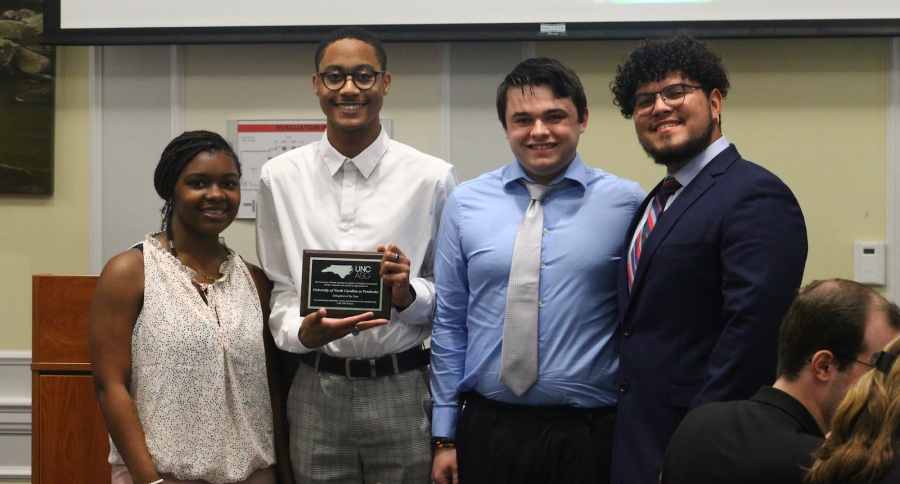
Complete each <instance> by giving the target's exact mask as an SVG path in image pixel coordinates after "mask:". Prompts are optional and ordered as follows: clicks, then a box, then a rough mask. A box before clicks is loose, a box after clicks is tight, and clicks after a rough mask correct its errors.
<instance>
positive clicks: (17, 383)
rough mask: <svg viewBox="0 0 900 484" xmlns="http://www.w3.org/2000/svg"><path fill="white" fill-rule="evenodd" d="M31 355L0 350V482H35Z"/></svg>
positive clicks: (24, 352)
mask: <svg viewBox="0 0 900 484" xmlns="http://www.w3.org/2000/svg"><path fill="white" fill-rule="evenodd" d="M30 464H31V351H16V350H0V481H30V480H31V467H30Z"/></svg>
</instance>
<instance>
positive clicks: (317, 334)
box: [257, 27, 456, 483]
mask: <svg viewBox="0 0 900 484" xmlns="http://www.w3.org/2000/svg"><path fill="white" fill-rule="evenodd" d="M315 64H316V73H315V74H313V76H312V85H313V89H314V90H315V93H316V95H317V96H318V97H319V104H320V105H321V108H322V111H323V112H324V114H325V117H326V118H327V128H326V132H325V135H324V136H323V137H322V140H321V141H319V142H317V143H312V144H309V145H307V146H304V147H302V148H298V149H296V150H293V151H290V152H288V153H286V154H283V155H281V156H278V157H276V158H274V159H272V160H270V161H269V162H268V163H266V164H265V166H264V167H263V169H262V172H261V178H260V189H259V211H258V214H257V250H258V252H259V260H260V263H261V264H262V266H263V268H264V269H265V271H266V273H267V274H268V276H269V278H271V279H272V281H273V282H274V288H273V291H272V301H271V307H272V315H271V317H270V319H269V326H270V328H271V330H272V333H273V335H274V336H275V341H276V343H277V344H278V346H279V347H280V348H282V349H284V350H287V351H291V352H294V353H299V354H300V361H301V364H300V365H299V368H298V370H297V374H296V376H295V378H294V381H293V385H292V388H291V392H290V396H289V399H288V405H287V416H288V420H289V423H290V436H291V439H290V441H291V449H290V452H291V458H292V462H293V465H294V472H295V475H296V477H297V480H298V481H299V482H326V481H327V482H341V483H362V482H382V483H406V482H409V483H421V482H427V480H428V478H429V472H430V469H431V448H430V442H429V437H430V432H429V413H430V409H431V397H430V395H429V389H428V363H429V359H428V350H425V349H423V347H422V343H423V341H424V340H425V339H426V338H427V337H428V336H429V335H430V334H431V324H432V315H433V312H434V299H435V295H434V283H433V276H432V274H433V264H434V252H433V251H434V245H435V238H436V236H437V231H438V225H439V221H440V214H441V211H442V209H443V207H444V202H445V201H446V199H447V196H448V194H449V193H450V191H451V190H452V189H453V188H454V187H455V186H456V175H455V173H454V171H453V167H452V166H451V165H449V164H447V163H445V162H444V161H442V160H439V159H437V158H434V157H432V156H428V155H426V154H423V153H421V152H419V151H417V150H415V149H413V148H411V147H409V146H406V145H403V144H401V143H398V142H396V141H393V140H391V139H390V138H388V136H387V134H386V133H385V131H384V130H383V129H382V127H381V122H380V120H379V111H380V110H381V106H382V102H383V98H384V96H385V95H387V93H388V89H389V88H390V86H391V75H390V74H389V73H388V72H386V67H387V66H386V64H387V57H386V55H385V52H384V49H383V47H382V45H381V43H380V42H379V41H378V40H377V39H376V38H375V37H374V36H373V35H372V34H371V33H369V32H367V31H365V30H363V29H359V28H352V27H351V28H343V29H340V30H338V31H336V32H333V33H332V34H329V35H328V36H327V37H326V38H325V39H324V40H322V42H321V43H320V44H319V48H318V50H317V51H316V59H315ZM304 250H330V251H376V250H377V251H378V252H382V258H381V268H380V275H381V277H382V278H383V280H384V281H385V284H386V285H387V286H389V287H390V290H391V303H392V304H391V305H392V308H391V310H390V313H389V318H384V319H373V314H372V313H371V312H365V313H363V314H358V315H354V316H349V317H344V318H335V317H329V313H328V310H327V309H318V310H316V311H315V312H312V313H309V314H306V313H305V312H302V310H301V281H302V280H303V278H304V273H303V272H304V271H303V251H304ZM337 257H340V255H339V254H338V255H337ZM352 257H353V256H352V255H348V259H352ZM335 265H336V266H339V265H346V264H342V263H341V262H340V259H338V260H336V261H335ZM332 271H333V272H336V273H338V274H343V275H346V277H348V278H349V277H352V274H349V273H347V274H344V273H345V272H346V270H345V269H342V268H340V267H335V268H333V269H332ZM333 275H334V274H333V273H330V274H329V276H333ZM343 275H342V277H343ZM306 276H307V277H314V276H315V275H310V274H306Z"/></svg>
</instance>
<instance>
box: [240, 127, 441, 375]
mask: <svg viewBox="0 0 900 484" xmlns="http://www.w3.org/2000/svg"><path fill="white" fill-rule="evenodd" d="M455 186H456V173H455V171H454V170H453V166H452V165H450V164H448V163H446V162H444V161H443V160H440V159H438V158H435V157H433V156H429V155H426V154H424V153H421V152H419V151H417V150H415V149H414V148H411V147H409V146H406V145H404V144H402V143H398V142H396V141H393V140H391V139H390V138H388V136H387V134H386V133H385V131H384V129H382V130H381V134H380V135H379V137H378V138H377V139H376V140H375V141H374V142H373V143H372V144H371V145H370V146H369V147H368V148H366V149H365V150H364V151H363V152H362V153H360V154H359V155H358V156H357V157H356V158H353V159H350V158H346V157H345V156H343V155H341V154H340V153H339V152H338V151H337V150H336V149H335V148H334V147H333V146H331V143H329V142H328V134H327V133H325V134H324V135H323V136H322V140H321V141H319V142H317V143H311V144H309V145H306V146H303V147H301V148H298V149H295V150H292V151H289V152H287V153H285V154H282V155H280V156H278V157H275V158H273V159H271V160H269V161H268V162H267V163H266V164H265V165H264V166H263V168H262V172H261V174H260V185H259V199H258V203H259V207H258V211H257V216H256V241H257V243H256V247H257V249H256V250H257V253H258V255H259V261H260V263H261V264H262V267H263V269H264V270H265V271H266V274H267V275H268V276H269V278H270V279H271V280H272V281H273V282H274V284H275V286H274V289H273V290H272V300H271V308H272V313H271V316H270V317H269V328H270V329H271V330H272V335H273V336H274V337H275V342H276V344H277V345H278V347H279V348H281V349H283V350H286V351H291V352H294V353H307V352H309V351H311V348H307V347H305V346H304V345H303V344H302V343H300V339H299V337H298V333H299V330H300V325H301V323H302V322H303V317H302V316H301V315H300V295H299V292H298V290H299V287H298V286H299V284H300V281H301V274H302V268H303V250H304V249H313V250H353V251H369V252H374V251H375V249H376V248H377V247H378V244H383V245H385V246H387V245H388V244H396V245H397V247H399V248H400V250H401V251H402V252H403V254H404V255H405V256H406V257H408V258H409V260H410V284H411V285H412V287H413V289H414V290H415V293H416V300H415V302H413V304H412V305H411V306H409V307H408V308H406V309H405V310H403V311H402V312H398V311H397V310H396V309H393V310H392V311H391V320H390V323H389V324H387V325H384V326H379V327H376V328H373V329H370V330H367V331H363V332H361V333H360V334H359V335H358V336H352V335H347V336H345V337H343V338H341V339H339V340H336V341H333V342H331V343H329V344H327V345H325V346H322V347H321V348H316V350H318V351H322V352H323V353H325V354H328V355H331V356H339V357H343V358H361V357H376V356H381V355H385V354H390V353H397V352H400V351H403V350H406V349H409V348H411V347H413V346H416V345H418V344H421V343H422V342H423V341H425V339H426V338H427V337H428V336H429V335H430V334H431V323H432V317H433V315H434V246H435V238H436V237H437V231H438V225H439V224H440V219H441V212H442V210H443V208H444V202H445V201H446V200H447V196H448V195H449V194H450V191H451V190H453V188H454V187H455Z"/></svg>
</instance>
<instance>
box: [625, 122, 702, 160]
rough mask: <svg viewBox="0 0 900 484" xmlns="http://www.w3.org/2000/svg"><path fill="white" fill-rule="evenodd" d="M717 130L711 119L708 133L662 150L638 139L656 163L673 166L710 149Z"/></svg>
mask: <svg viewBox="0 0 900 484" xmlns="http://www.w3.org/2000/svg"><path fill="white" fill-rule="evenodd" d="M715 130H716V121H715V120H714V119H712V118H711V117H710V120H709V125H708V126H707V127H706V131H704V132H703V133H702V134H701V135H700V136H698V137H696V138H691V139H689V140H687V142H685V143H684V144H682V145H681V146H672V147H665V148H663V149H661V150H656V149H654V148H653V147H652V146H650V145H649V144H645V143H644V142H643V141H642V140H641V139H640V138H638V141H639V142H640V143H641V147H643V148H644V152H646V153H647V156H649V157H650V158H653V162H654V163H656V164H657V165H665V166H671V165H678V164H683V163H686V162H688V161H689V160H691V159H692V158H694V157H695V156H697V155H699V154H700V153H701V152H702V151H703V150H705V149H706V148H707V147H709V145H710V143H711V141H712V137H713V133H714V132H715Z"/></svg>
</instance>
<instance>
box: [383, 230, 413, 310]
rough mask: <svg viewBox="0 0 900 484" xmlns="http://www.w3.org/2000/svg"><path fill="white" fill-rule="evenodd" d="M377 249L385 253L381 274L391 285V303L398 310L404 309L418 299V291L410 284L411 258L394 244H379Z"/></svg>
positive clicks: (386, 282)
mask: <svg viewBox="0 0 900 484" xmlns="http://www.w3.org/2000/svg"><path fill="white" fill-rule="evenodd" d="M377 250H378V252H381V253H382V254H384V255H383V256H382V258H381V271H379V275H380V276H381V278H382V279H384V282H385V284H387V285H388V286H390V287H391V303H393V304H394V307H395V308H397V311H403V310H404V309H406V308H408V307H409V306H410V305H412V303H413V301H415V300H416V291H415V289H413V287H412V286H411V285H410V284H409V259H408V258H407V257H406V256H405V255H404V254H403V251H401V250H400V248H399V247H397V246H396V245H394V244H391V245H388V246H387V248H385V246H384V245H381V244H379V245H378V249H377Z"/></svg>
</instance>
